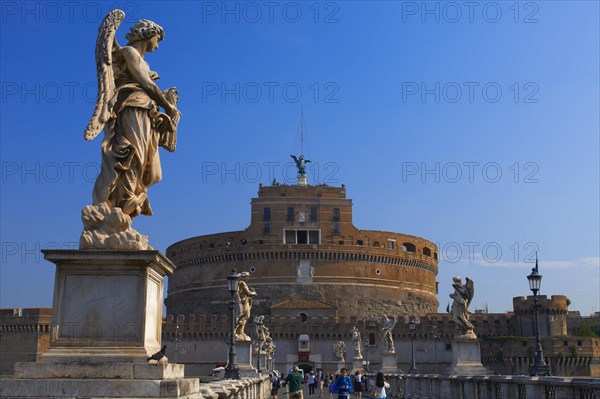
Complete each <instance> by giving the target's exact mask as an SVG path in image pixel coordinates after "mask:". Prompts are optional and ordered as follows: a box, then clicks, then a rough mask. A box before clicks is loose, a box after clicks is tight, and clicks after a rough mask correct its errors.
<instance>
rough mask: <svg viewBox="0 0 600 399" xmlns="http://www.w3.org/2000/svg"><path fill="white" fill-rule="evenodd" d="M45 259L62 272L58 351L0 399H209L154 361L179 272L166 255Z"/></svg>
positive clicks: (22, 368) (59, 254) (194, 383)
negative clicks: (172, 278) (167, 292)
mask: <svg viewBox="0 0 600 399" xmlns="http://www.w3.org/2000/svg"><path fill="white" fill-rule="evenodd" d="M43 252H44V255H45V258H46V259H48V260H50V261H51V262H53V263H54V264H56V277H55V284H54V303H53V314H52V325H53V330H52V337H51V341H50V349H49V350H48V352H46V353H45V354H43V355H42V356H41V358H40V360H39V361H38V362H26V363H17V364H16V365H15V375H14V377H13V378H6V379H2V383H1V384H0V397H2V398H15V397H20V398H73V397H83V398H85V397H89V398H93V397H103V398H132V397H144V398H180V397H185V398H186V399H192V398H194V399H195V398H198V399H200V398H202V397H203V395H202V394H201V393H200V386H199V383H198V379H196V378H184V366H183V365H180V364H167V359H166V358H163V359H161V363H159V364H148V363H147V361H146V359H147V358H148V357H149V356H151V355H152V354H154V353H155V352H158V351H159V350H160V347H161V346H160V345H161V329H162V294H163V278H164V276H165V275H168V274H171V273H172V272H173V270H174V268H175V266H174V265H173V264H172V263H171V262H170V261H169V260H168V259H167V258H165V256H164V255H162V254H161V253H159V252H158V251H95V250H80V251H72V250H46V251H43ZM154 363H155V362H154Z"/></svg>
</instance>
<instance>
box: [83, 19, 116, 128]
mask: <svg viewBox="0 0 600 399" xmlns="http://www.w3.org/2000/svg"><path fill="white" fill-rule="evenodd" d="M124 18H125V13H124V12H123V11H121V10H112V11H111V12H110V13H108V15H107V16H106V17H105V18H104V20H103V21H102V24H101V25H100V28H98V39H97V40H96V73H97V75H98V98H97V99H96V108H95V109H94V113H93V115H92V118H91V120H90V122H89V123H88V125H87V127H86V128H85V132H84V133H83V137H84V138H85V139H86V140H93V139H94V138H95V137H96V136H97V135H98V133H100V132H101V131H102V128H103V127H104V124H105V123H106V122H107V121H108V119H109V118H110V111H109V109H108V102H109V100H110V99H111V98H112V96H113V95H114V94H115V74H114V70H113V56H114V53H115V52H118V51H119V50H120V48H121V47H120V46H119V43H117V39H116V37H115V33H116V31H117V28H118V27H119V25H121V22H122V21H123V19H124Z"/></svg>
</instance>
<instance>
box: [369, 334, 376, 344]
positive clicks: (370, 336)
mask: <svg viewBox="0 0 600 399" xmlns="http://www.w3.org/2000/svg"><path fill="white" fill-rule="evenodd" d="M369 345H375V333H369Z"/></svg>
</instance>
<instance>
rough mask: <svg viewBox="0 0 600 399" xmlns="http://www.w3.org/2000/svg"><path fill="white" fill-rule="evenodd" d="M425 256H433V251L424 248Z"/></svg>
mask: <svg viewBox="0 0 600 399" xmlns="http://www.w3.org/2000/svg"><path fill="white" fill-rule="evenodd" d="M423 255H425V256H431V249H429V248H427V247H425V248H423Z"/></svg>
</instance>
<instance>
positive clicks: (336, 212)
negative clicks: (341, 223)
mask: <svg viewBox="0 0 600 399" xmlns="http://www.w3.org/2000/svg"><path fill="white" fill-rule="evenodd" d="M333 220H340V208H333Z"/></svg>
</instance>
